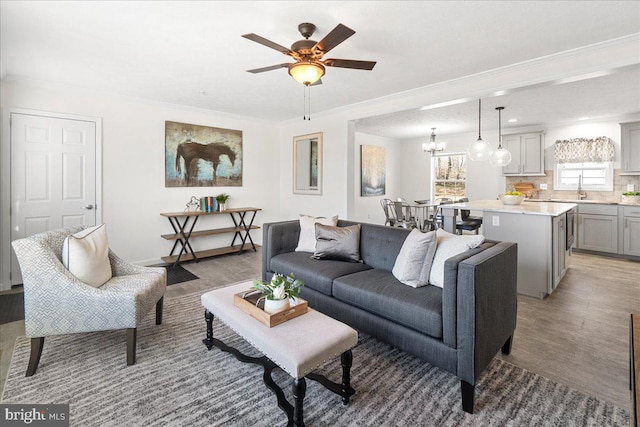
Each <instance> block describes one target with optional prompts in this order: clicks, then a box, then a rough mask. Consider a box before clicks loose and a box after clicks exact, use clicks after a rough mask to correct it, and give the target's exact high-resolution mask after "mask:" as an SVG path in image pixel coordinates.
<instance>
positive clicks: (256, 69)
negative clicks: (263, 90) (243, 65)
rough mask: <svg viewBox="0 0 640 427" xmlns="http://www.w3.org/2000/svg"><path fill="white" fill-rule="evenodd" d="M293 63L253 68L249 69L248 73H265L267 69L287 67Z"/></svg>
mask: <svg viewBox="0 0 640 427" xmlns="http://www.w3.org/2000/svg"><path fill="white" fill-rule="evenodd" d="M289 65H291V64H278V65H271V66H270V67H262V68H254V69H253V70H247V73H253V74H257V73H264V72H265V71H271V70H277V69H278V68H287V67H288V66H289Z"/></svg>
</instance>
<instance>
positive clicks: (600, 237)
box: [577, 204, 618, 253]
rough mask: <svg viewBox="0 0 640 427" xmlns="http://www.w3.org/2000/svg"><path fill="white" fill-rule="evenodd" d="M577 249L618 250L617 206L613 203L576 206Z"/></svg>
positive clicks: (613, 251)
mask: <svg viewBox="0 0 640 427" xmlns="http://www.w3.org/2000/svg"><path fill="white" fill-rule="evenodd" d="M577 248H578V249H586V250H590V251H599V252H610V253H617V252H618V207H617V206H615V205H587V204H580V205H579V206H578V245H577Z"/></svg>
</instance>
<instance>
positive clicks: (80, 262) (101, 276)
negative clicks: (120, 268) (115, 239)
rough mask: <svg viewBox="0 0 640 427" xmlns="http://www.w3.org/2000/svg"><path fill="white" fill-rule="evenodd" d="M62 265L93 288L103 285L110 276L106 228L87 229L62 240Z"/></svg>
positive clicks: (98, 226) (100, 226)
mask: <svg viewBox="0 0 640 427" xmlns="http://www.w3.org/2000/svg"><path fill="white" fill-rule="evenodd" d="M62 263H63V264H64V266H65V267H66V268H67V269H68V270H69V271H70V272H71V274H73V275H74V276H76V277H77V278H78V279H79V280H81V281H83V282H84V283H86V284H87V285H89V286H93V287H94V288H99V287H100V286H102V285H104V284H105V283H106V282H107V281H108V280H109V279H111V276H112V273H111V263H110V262H109V243H108V241H107V226H106V225H105V224H100V225H96V226H95V227H89V228H87V229H85V230H82V231H80V232H78V233H76V234H72V235H70V236H68V237H67V238H66V239H64V243H63V244H62Z"/></svg>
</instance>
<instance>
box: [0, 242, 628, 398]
mask: <svg viewBox="0 0 640 427" xmlns="http://www.w3.org/2000/svg"><path fill="white" fill-rule="evenodd" d="M261 263H262V259H261V252H260V250H258V252H257V253H253V252H247V253H245V254H243V255H227V256H222V257H217V258H211V259H207V260H203V261H201V262H199V263H186V264H183V266H184V267H185V268H187V269H188V270H189V271H191V272H193V273H194V274H195V275H197V276H198V277H199V278H200V279H198V280H194V281H191V282H186V283H181V284H177V285H172V286H169V287H168V288H167V294H166V297H167V298H175V297H179V296H181V295H184V294H187V293H191V292H196V291H203V290H206V289H211V288H214V287H218V286H221V285H225V284H229V283H234V282H238V281H241V280H250V279H253V278H258V277H260V271H261ZM632 312H635V313H640V263H638V262H633V261H627V260H622V259H618V258H606V257H600V256H595V255H587V254H574V255H573V256H572V257H571V264H570V267H569V270H568V272H567V275H566V276H565V278H564V279H563V281H562V282H561V283H560V285H559V287H558V288H557V290H556V291H555V292H554V293H553V294H552V295H551V296H550V297H548V298H547V299H545V300H538V299H535V298H531V297H527V296H520V297H519V298H518V324H517V328H516V333H515V337H514V342H513V348H512V352H511V354H510V355H509V356H504V355H502V354H501V353H498V357H500V358H501V359H503V360H506V361H508V362H510V363H513V364H514V365H517V366H520V367H522V368H524V369H527V370H529V371H531V372H535V373H537V374H539V375H542V376H545V377H547V378H549V379H552V380H554V381H557V382H560V383H562V384H566V385H568V386H570V387H572V388H575V389H577V390H580V391H582V392H584V393H587V394H589V395H592V396H597V397H599V398H602V399H605V400H607V401H609V402H612V403H614V404H616V405H618V406H620V407H624V408H629V347H628V346H629V314H630V313H632ZM19 335H24V322H13V323H8V324H5V325H0V352H1V354H0V384H2V386H4V381H5V379H6V374H7V371H8V368H9V360H10V358H11V353H12V352H13V344H14V342H15V338H16V337H17V336H19ZM25 369H26V367H25Z"/></svg>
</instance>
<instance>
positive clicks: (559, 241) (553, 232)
mask: <svg viewBox="0 0 640 427" xmlns="http://www.w3.org/2000/svg"><path fill="white" fill-rule="evenodd" d="M576 206H577V205H576V204H575V203H551V202H523V203H522V204H520V205H503V204H502V202H500V201H499V200H477V201H472V202H466V203H454V204H450V205H441V206H440V209H441V210H442V216H443V226H444V229H445V230H446V231H449V232H450V233H455V232H456V221H457V218H458V213H459V211H460V210H471V211H477V212H482V228H481V231H482V234H483V235H484V236H485V238H487V239H489V240H498V241H503V242H515V243H517V244H518V293H520V294H524V295H529V296H533V297H537V298H545V297H546V296H547V295H549V294H550V293H551V292H553V290H554V289H555V288H556V287H557V286H558V283H560V280H562V278H563V277H564V274H565V272H566V269H567V265H568V260H569V256H570V255H571V243H572V242H571V239H572V238H573V236H574V235H575V222H574V218H575V209H576Z"/></svg>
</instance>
